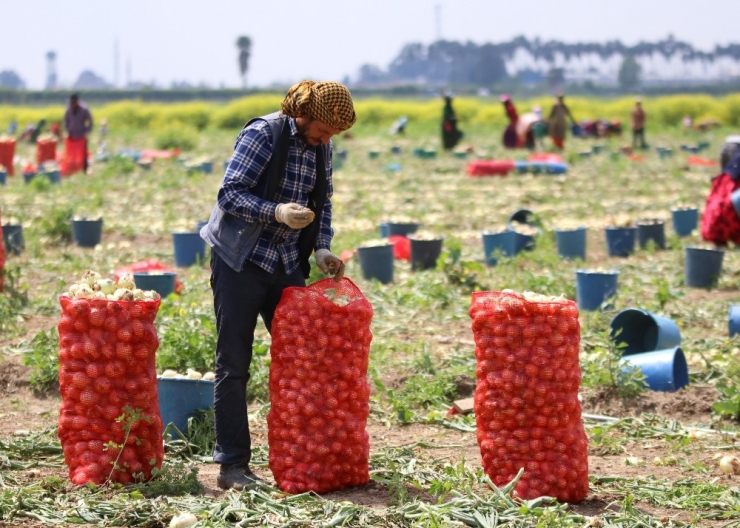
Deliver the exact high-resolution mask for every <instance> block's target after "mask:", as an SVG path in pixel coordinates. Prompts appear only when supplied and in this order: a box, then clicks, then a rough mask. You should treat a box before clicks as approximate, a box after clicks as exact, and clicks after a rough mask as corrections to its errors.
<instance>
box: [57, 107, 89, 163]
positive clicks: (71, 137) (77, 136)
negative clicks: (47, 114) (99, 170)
mask: <svg viewBox="0 0 740 528" xmlns="http://www.w3.org/2000/svg"><path fill="white" fill-rule="evenodd" d="M64 129H65V130H66V131H67V140H68V141H67V144H66V151H67V156H68V157H69V154H70V150H74V151H75V152H80V157H83V159H82V160H79V161H81V162H82V170H83V171H84V172H85V173H87V172H88V167H87V136H88V134H90V132H92V129H93V118H92V114H91V113H90V110H89V109H88V108H87V105H85V104H84V103H82V102H81V101H80V96H79V95H78V94H76V93H73V94H72V95H71V96H70V97H69V106H68V107H67V111H66V112H65V113H64ZM70 147H73V148H70ZM83 153H84V156H83ZM67 161H68V162H71V163H74V162H72V161H71V160H69V159H68V160H67ZM75 161H77V160H75Z"/></svg>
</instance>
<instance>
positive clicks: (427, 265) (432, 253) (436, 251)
mask: <svg viewBox="0 0 740 528" xmlns="http://www.w3.org/2000/svg"><path fill="white" fill-rule="evenodd" d="M410 242H411V269H413V270H426V269H433V268H435V267H436V266H437V259H438V258H439V256H440V255H441V254H442V243H443V242H444V239H442V238H437V239H433V240H417V239H414V238H411V239H410Z"/></svg>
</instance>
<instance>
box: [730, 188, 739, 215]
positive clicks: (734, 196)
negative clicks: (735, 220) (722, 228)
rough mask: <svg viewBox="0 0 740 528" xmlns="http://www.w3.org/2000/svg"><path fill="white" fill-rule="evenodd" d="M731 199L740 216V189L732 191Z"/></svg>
mask: <svg viewBox="0 0 740 528" xmlns="http://www.w3.org/2000/svg"><path fill="white" fill-rule="evenodd" d="M730 201H731V202H732V207H734V208H735V212H736V213H737V214H738V216H740V189H737V190H735V191H733V192H732V194H731V195H730Z"/></svg>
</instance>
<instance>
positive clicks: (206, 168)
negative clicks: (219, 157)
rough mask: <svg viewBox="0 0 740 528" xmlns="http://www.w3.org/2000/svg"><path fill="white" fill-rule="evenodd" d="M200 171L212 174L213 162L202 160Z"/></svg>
mask: <svg viewBox="0 0 740 528" xmlns="http://www.w3.org/2000/svg"><path fill="white" fill-rule="evenodd" d="M200 172H202V173H203V174H212V173H213V162H212V161H204V162H203V163H201V164H200Z"/></svg>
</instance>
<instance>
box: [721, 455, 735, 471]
mask: <svg viewBox="0 0 740 528" xmlns="http://www.w3.org/2000/svg"><path fill="white" fill-rule="evenodd" d="M719 470H720V471H721V472H722V473H724V474H725V475H737V474H740V460H738V458H737V457H736V456H734V455H725V456H723V457H722V458H721V459H720V460H719Z"/></svg>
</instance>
